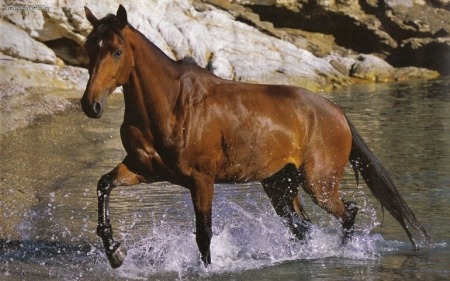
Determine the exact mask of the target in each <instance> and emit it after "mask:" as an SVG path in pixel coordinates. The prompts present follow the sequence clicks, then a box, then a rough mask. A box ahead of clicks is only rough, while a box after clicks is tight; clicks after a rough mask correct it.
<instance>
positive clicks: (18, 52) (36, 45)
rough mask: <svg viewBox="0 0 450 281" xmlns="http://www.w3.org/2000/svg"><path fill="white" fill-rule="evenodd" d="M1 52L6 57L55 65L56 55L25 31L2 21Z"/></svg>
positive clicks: (0, 28) (0, 27)
mask: <svg viewBox="0 0 450 281" xmlns="http://www.w3.org/2000/svg"><path fill="white" fill-rule="evenodd" d="M0 30H1V33H0V52H2V53H3V54H5V55H8V56H11V57H16V58H21V59H26V60H29V61H32V62H39V63H48V64H54V63H55V62H56V56H55V53H54V52H53V51H52V50H51V49H50V48H48V47H47V46H45V45H44V44H42V43H41V42H38V41H36V40H33V38H31V37H30V36H29V35H28V34H27V33H26V32H25V31H23V30H21V29H20V28H18V27H16V26H14V25H12V24H10V23H7V22H5V21H3V20H0Z"/></svg>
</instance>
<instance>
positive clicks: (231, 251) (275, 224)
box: [119, 194, 392, 279]
mask: <svg viewBox="0 0 450 281" xmlns="http://www.w3.org/2000/svg"><path fill="white" fill-rule="evenodd" d="M216 197H219V199H216V200H215V202H214V204H215V206H214V208H215V209H214V215H213V222H214V227H213V233H214V236H213V239H212V244H211V252H212V260H213V264H212V265H211V266H209V267H208V268H204V266H203V265H202V263H201V261H200V257H199V253H198V249H197V245H196V243H195V235H194V233H193V232H194V229H193V228H194V225H195V224H194V222H193V219H191V218H187V223H184V224H169V223H167V222H165V221H160V222H158V223H155V224H153V225H152V226H151V227H150V228H149V231H148V232H147V233H145V234H144V235H142V236H141V237H140V238H139V239H138V240H137V241H134V242H132V240H136V238H135V237H134V238H132V237H127V235H125V236H124V237H123V238H124V241H125V243H126V244H127V247H128V257H127V260H126V262H125V264H124V266H123V267H122V268H120V269H119V272H120V275H121V276H122V277H124V278H145V279H146V278H148V277H149V276H154V275H158V274H164V275H167V274H173V275H174V276H178V277H179V278H184V277H186V276H191V277H192V276H209V275H212V274H223V273H230V272H240V271H245V270H252V269H258V268H263V267H268V266H273V265H277V264H280V263H285V262H290V261H297V260H314V259H324V258H344V259H350V260H377V259H379V258H380V251H381V250H380V249H385V248H392V245H389V242H387V241H385V240H384V239H383V238H382V237H381V235H379V234H375V235H371V234H370V230H371V228H373V227H374V226H375V225H376V223H374V222H370V223H369V225H370V226H364V228H363V229H362V231H361V230H359V231H357V233H356V234H355V236H354V239H353V240H352V241H351V242H349V243H348V244H347V245H346V246H345V247H344V246H342V245H341V243H340V242H341V235H340V230H341V228H340V224H339V222H337V220H334V221H333V219H331V220H330V221H327V222H326V223H323V222H322V223H319V225H315V226H313V227H312V230H311V232H310V233H309V237H308V238H307V241H305V242H299V241H298V240H296V239H294V238H293V237H292V235H291V233H290V231H289V230H288V229H287V228H286V227H285V225H284V224H283V223H282V221H281V219H280V218H279V217H278V216H277V215H276V214H275V212H274V211H273V210H272V209H271V206H270V203H268V202H264V203H261V200H253V201H250V200H247V201H245V202H244V204H237V203H235V202H233V201H232V200H230V199H229V198H227V196H224V194H219V196H216ZM253 199H254V198H253ZM241 203H242V202H241ZM261 209H263V210H261ZM365 212H368V213H371V212H372V213H375V211H374V210H373V209H372V210H370V209H366V210H365V211H363V213H365ZM322 215H323V214H322ZM366 216H367V217H373V216H375V215H373V214H371V215H366ZM375 217H376V216H375ZM321 224H322V225H321ZM325 224H326V226H324V225H325ZM127 240H128V241H129V242H127Z"/></svg>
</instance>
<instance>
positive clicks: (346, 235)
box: [342, 228, 355, 246]
mask: <svg viewBox="0 0 450 281" xmlns="http://www.w3.org/2000/svg"><path fill="white" fill-rule="evenodd" d="M353 234H355V230H354V229H353V228H351V229H344V231H343V236H342V246H345V245H347V243H348V242H349V241H352V240H353Z"/></svg>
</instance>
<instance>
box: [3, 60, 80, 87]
mask: <svg viewBox="0 0 450 281" xmlns="http://www.w3.org/2000/svg"><path fill="white" fill-rule="evenodd" d="M0 72H1V73H2V75H1V77H0V84H2V85H5V84H17V85H19V86H21V87H51V88H58V89H73V90H78V91H81V90H84V87H85V86H86V81H87V79H88V72H87V70H86V69H83V68H78V67H72V66H57V65H49V64H44V63H32V62H30V61H27V60H22V59H15V58H12V57H8V56H0Z"/></svg>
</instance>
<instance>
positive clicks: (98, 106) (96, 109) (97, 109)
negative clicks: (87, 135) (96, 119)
mask: <svg viewBox="0 0 450 281" xmlns="http://www.w3.org/2000/svg"><path fill="white" fill-rule="evenodd" d="M93 110H94V113H95V114H99V113H100V112H101V110H102V105H101V104H100V103H99V102H97V101H96V102H94V107H93Z"/></svg>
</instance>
